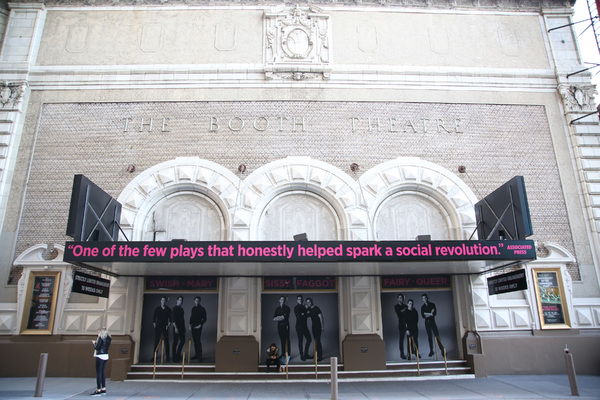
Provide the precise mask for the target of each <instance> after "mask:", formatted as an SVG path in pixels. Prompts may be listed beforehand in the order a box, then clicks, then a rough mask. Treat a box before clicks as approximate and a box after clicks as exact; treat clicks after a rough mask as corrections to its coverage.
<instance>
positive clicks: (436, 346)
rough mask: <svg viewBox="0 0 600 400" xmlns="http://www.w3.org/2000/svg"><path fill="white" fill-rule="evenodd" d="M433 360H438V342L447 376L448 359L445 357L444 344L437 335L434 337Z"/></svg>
mask: <svg viewBox="0 0 600 400" xmlns="http://www.w3.org/2000/svg"><path fill="white" fill-rule="evenodd" d="M435 338H436V340H435V359H436V360H437V359H438V341H439V343H440V346H441V347H442V352H443V353H444V368H445V370H446V375H448V358H447V357H446V346H444V342H442V338H440V337H439V335H435Z"/></svg>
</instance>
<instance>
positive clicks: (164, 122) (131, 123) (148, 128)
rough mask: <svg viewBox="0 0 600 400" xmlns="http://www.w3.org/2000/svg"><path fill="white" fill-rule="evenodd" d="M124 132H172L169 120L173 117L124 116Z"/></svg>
mask: <svg viewBox="0 0 600 400" xmlns="http://www.w3.org/2000/svg"><path fill="white" fill-rule="evenodd" d="M123 121H124V124H123V132H153V131H157V132H165V133H166V132H170V131H169V129H168V128H169V122H170V121H171V118H168V117H161V118H148V117H146V118H131V117H126V118H123Z"/></svg>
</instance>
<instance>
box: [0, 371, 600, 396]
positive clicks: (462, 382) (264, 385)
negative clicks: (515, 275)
mask: <svg viewBox="0 0 600 400" xmlns="http://www.w3.org/2000/svg"><path fill="white" fill-rule="evenodd" d="M577 381H578V387H579V394H580V396H579V397H575V396H572V395H571V387H570V384H569V379H568V377H567V376H566V375H497V376H491V377H487V378H477V379H475V378H459V379H456V378H444V379H435V380H432V379H431V377H429V378H428V379H427V380H425V379H418V378H410V379H396V380H393V381H376V380H369V381H366V382H341V383H340V384H339V391H338V393H339V395H338V399H339V400H383V399H390V400H391V399H411V400H436V399H437V400H446V399H447V400H450V399H457V400H458V399H460V400H466V399H468V400H474V399H511V400H516V399H523V400H536V399H545V400H547V399H585V400H591V399H596V400H599V399H600V376H590V375H582V376H578V377H577ZM35 385H36V379H35V378H0V399H3V400H25V399H32V400H37V399H46V400H62V399H79V400H81V399H91V398H93V397H92V396H90V393H92V392H93V391H94V389H95V380H94V379H93V378H46V380H45V383H44V390H43V394H42V397H41V398H40V397H33V395H34V393H35ZM107 391H108V394H107V395H105V396H101V397H100V398H101V399H102V400H138V399H139V400H142V399H172V400H181V399H194V400H237V399H246V400H271V399H273V400H288V399H290V400H291V399H303V400H330V399H331V386H330V382H329V381H327V380H318V381H317V380H309V381H301V382H297V381H286V382H280V381H276V382H273V381H262V382H257V381H252V382H247V383H245V382H239V381H235V382H231V381H229V382H218V383H216V382H214V381H206V382H197V381H194V382H189V381H172V382H154V381H126V382H109V383H108V384H107Z"/></svg>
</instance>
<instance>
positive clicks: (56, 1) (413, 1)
mask: <svg viewBox="0 0 600 400" xmlns="http://www.w3.org/2000/svg"><path fill="white" fill-rule="evenodd" d="M294 3H295V4H302V5H305V4H316V5H318V6H320V7H323V6H337V7H342V6H345V7H348V6H361V7H365V6H372V7H394V8H396V7H406V8H430V9H486V10H494V9H497V10H519V11H539V10H540V9H542V8H565V7H571V6H573V4H575V3H574V2H571V1H569V0H566V1H564V0H506V1H499V0H437V1H436V0H318V1H307V0H301V1H296V2H294ZM20 4H28V5H32V6H33V5H36V4H43V5H45V6H46V7H98V6H110V7H123V6H163V7H164V6H176V5H181V6H211V7H214V6H228V5H231V4H235V5H236V6H238V5H241V6H277V5H280V4H281V1H276V0H267V1H260V2H259V1H257V0H250V1H246V0H237V1H231V0H229V1H228V0H93V1H85V0H38V1H31V0H16V1H13V2H11V3H9V7H15V6H16V5H20Z"/></svg>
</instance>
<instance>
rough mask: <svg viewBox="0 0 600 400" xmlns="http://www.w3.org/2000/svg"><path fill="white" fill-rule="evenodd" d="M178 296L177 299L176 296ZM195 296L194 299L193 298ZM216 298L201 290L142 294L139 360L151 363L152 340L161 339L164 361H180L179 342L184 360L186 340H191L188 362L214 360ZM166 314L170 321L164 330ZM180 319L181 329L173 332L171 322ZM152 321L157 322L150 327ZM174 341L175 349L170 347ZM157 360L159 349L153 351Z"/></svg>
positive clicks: (152, 354)
mask: <svg viewBox="0 0 600 400" xmlns="http://www.w3.org/2000/svg"><path fill="white" fill-rule="evenodd" d="M180 297H181V299H179V298H180ZM197 297H198V298H199V299H198V300H196V298H197ZM218 298H219V295H218V293H214V292H212V293H206V292H201V291H198V292H194V291H191V292H190V291H186V292H176V291H164V292H162V293H146V294H144V304H143V311H142V331H141V335H140V355H139V360H140V363H152V362H154V343H155V341H158V340H160V339H163V340H164V344H165V350H164V351H165V354H164V357H163V362H165V363H166V362H178V363H181V360H180V359H179V358H178V356H177V354H176V351H177V350H178V348H180V343H182V342H183V346H181V348H182V352H184V351H185V354H186V362H187V357H188V356H187V354H188V341H191V342H189V345H190V347H191V352H190V355H191V357H192V363H214V362H215V349H216V344H217V311H218ZM163 302H164V307H163ZM178 303H180V304H178ZM167 309H168V311H167ZM169 314H170V323H169V326H168V329H165V328H164V327H165V325H166V323H167V321H169V319H168V315H169ZM181 319H183V322H184V324H183V325H184V327H185V332H180V334H175V331H174V323H173V321H175V320H179V321H180V322H181ZM155 321H156V323H157V326H156V328H155V326H154V324H155ZM191 325H194V326H191ZM165 332H166V333H165ZM175 341H176V343H175ZM174 344H175V349H173V346H174ZM200 349H201V350H200ZM174 350H175V352H174ZM200 355H201V357H200ZM160 359H161V353H160V351H159V352H158V353H157V363H160ZM168 360H170V361H168Z"/></svg>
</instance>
